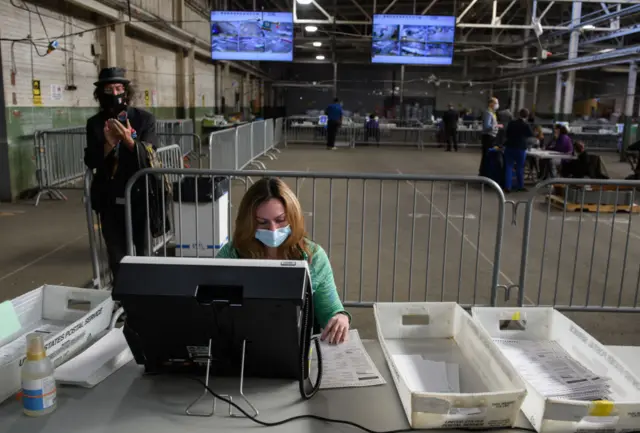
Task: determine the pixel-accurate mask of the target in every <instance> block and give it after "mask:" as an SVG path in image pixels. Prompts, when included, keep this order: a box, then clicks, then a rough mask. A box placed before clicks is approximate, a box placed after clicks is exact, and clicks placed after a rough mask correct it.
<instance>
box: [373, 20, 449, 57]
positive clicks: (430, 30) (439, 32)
mask: <svg viewBox="0 0 640 433" xmlns="http://www.w3.org/2000/svg"><path fill="white" fill-rule="evenodd" d="M455 27H456V17H450V16H429V15H374V16H373V32H372V35H371V36H372V44H373V45H372V49H371V62H372V63H398V64H406V65H451V62H452V61H453V42H454V38H455Z"/></svg>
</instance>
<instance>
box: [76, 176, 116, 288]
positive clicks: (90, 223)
mask: <svg viewBox="0 0 640 433" xmlns="http://www.w3.org/2000/svg"><path fill="white" fill-rule="evenodd" d="M92 181H93V171H92V170H90V169H87V170H86V171H85V174H84V197H83V202H84V207H85V213H86V216H87V231H88V237H89V253H90V257H91V268H92V270H93V276H92V279H91V282H92V286H93V288H95V289H109V288H110V287H111V285H112V283H113V276H112V274H111V270H110V268H109V257H108V255H107V248H106V245H105V243H104V240H103V238H102V225H101V222H100V216H99V215H98V214H97V213H95V212H94V211H93V209H92V205H91V182H92Z"/></svg>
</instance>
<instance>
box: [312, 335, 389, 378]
mask: <svg viewBox="0 0 640 433" xmlns="http://www.w3.org/2000/svg"><path fill="white" fill-rule="evenodd" d="M320 350H321V351H322V384H321V385H320V388H321V389H330V388H359V387H364V386H375V385H384V384H385V383H387V382H386V381H385V380H384V378H383V377H382V375H381V374H380V372H379V371H378V369H377V368H376V365H375V364H374V363H373V361H372V360H371V357H370V356H369V354H368V353H367V350H366V349H365V348H364V345H363V344H362V340H361V339H360V334H358V330H356V329H352V330H351V331H349V339H348V340H347V341H346V342H344V343H342V344H337V345H335V344H329V343H326V342H322V343H321V344H320ZM312 359H315V353H314V354H312ZM316 374H317V365H316V364H315V363H313V364H312V369H311V377H315V376H316Z"/></svg>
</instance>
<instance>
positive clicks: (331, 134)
mask: <svg viewBox="0 0 640 433" xmlns="http://www.w3.org/2000/svg"><path fill="white" fill-rule="evenodd" d="M324 112H325V113H326V114H327V149H331V150H334V149H335V148H336V136H337V135H338V129H340V126H341V125H342V104H341V103H340V99H338V98H335V99H334V100H333V104H331V105H329V106H328V107H327V109H326V110H324Z"/></svg>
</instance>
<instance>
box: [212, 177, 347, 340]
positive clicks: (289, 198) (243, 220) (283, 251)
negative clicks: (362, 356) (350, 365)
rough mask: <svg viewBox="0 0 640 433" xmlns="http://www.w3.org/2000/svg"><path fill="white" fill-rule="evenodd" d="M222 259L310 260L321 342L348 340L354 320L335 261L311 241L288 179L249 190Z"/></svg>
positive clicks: (265, 180) (258, 184)
mask: <svg viewBox="0 0 640 433" xmlns="http://www.w3.org/2000/svg"><path fill="white" fill-rule="evenodd" d="M216 257H217V258H221V259H237V258H243V259H274V260H305V261H307V262H308V263H309V273H310V276H311V287H312V289H313V303H314V310H315V311H314V315H315V319H316V322H317V323H318V325H320V326H321V327H322V328H323V332H322V336H321V337H320V339H321V340H323V341H325V340H326V341H328V342H329V343H331V344H339V343H342V342H344V341H345V340H346V339H347V337H348V335H349V323H350V321H351V317H350V316H349V314H348V313H347V312H346V311H345V309H344V307H343V306H342V302H340V298H339V297H338V290H337V288H336V283H335V281H334V279H333V270H332V269H331V263H329V257H327V253H325V251H324V250H323V249H322V247H321V246H320V245H318V244H316V243H314V242H313V241H311V240H310V239H309V238H308V237H307V234H306V232H305V229H304V217H303V216H302V209H301V207H300V202H299V201H298V198H297V197H296V195H295V194H294V193H293V191H291V189H290V188H289V187H288V186H287V184H285V183H284V182H283V181H282V180H280V179H276V178H263V179H260V180H259V181H257V182H256V183H254V184H253V185H252V186H251V187H250V188H249V189H248V190H247V192H246V194H245V195H244V197H242V201H241V202H240V207H239V208H238V216H237V218H236V226H235V230H234V232H233V238H232V239H231V242H229V243H227V244H226V245H225V246H223V247H222V248H221V249H220V251H219V252H218V255H217V256H216Z"/></svg>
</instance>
